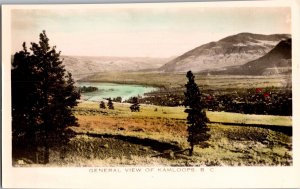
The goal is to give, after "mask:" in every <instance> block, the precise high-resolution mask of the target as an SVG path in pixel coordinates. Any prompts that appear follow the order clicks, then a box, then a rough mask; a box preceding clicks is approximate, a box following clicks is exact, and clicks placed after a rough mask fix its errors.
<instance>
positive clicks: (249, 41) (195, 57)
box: [160, 33, 290, 72]
mask: <svg viewBox="0 0 300 189" xmlns="http://www.w3.org/2000/svg"><path fill="white" fill-rule="evenodd" d="M287 38H290V35H289V34H273V35H261V34H252V33H239V34H237V35H232V36H228V37H226V38H223V39H221V40H219V41H217V42H210V43H207V44H204V45H201V46H199V47H197V48H195V49H193V50H191V51H188V52H186V53H184V54H183V55H181V56H179V57H177V58H175V59H173V60H171V61H170V62H168V63H167V64H165V65H163V66H162V67H161V68H160V71H163V72H186V71H188V70H192V71H193V72H202V71H220V70H224V69H225V68H226V67H232V66H240V65H243V64H246V63H248V62H250V61H252V60H256V59H257V58H260V57H262V56H264V55H266V54H267V53H268V52H269V51H270V50H272V49H273V48H274V47H275V46H276V45H277V44H278V42H279V41H281V40H285V39H287Z"/></svg>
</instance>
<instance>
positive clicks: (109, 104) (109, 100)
mask: <svg viewBox="0 0 300 189" xmlns="http://www.w3.org/2000/svg"><path fill="white" fill-rule="evenodd" d="M107 100H108V103H107V106H108V109H111V110H113V109H115V108H114V104H113V102H112V100H111V98H108V99H107Z"/></svg>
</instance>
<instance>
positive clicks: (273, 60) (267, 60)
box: [219, 38, 292, 75]
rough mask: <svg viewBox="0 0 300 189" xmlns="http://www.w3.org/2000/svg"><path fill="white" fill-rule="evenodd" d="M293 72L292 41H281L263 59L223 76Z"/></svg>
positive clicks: (224, 72) (239, 67) (228, 69)
mask: <svg viewBox="0 0 300 189" xmlns="http://www.w3.org/2000/svg"><path fill="white" fill-rule="evenodd" d="M291 71H292V39H291V38H289V39H286V40H282V41H280V42H279V43H278V44H277V45H276V46H275V47H274V48H273V49H272V50H271V51H270V52H268V53H267V54H266V55H264V56H263V57H260V58H258V59H256V60H253V61H250V62H248V63H246V64H244V65H242V66H236V67H230V68H227V69H226V70H224V71H220V72H219V73H221V74H231V75H232V74H233V75H274V74H286V73H291Z"/></svg>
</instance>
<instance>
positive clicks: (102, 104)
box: [99, 101, 106, 109]
mask: <svg viewBox="0 0 300 189" xmlns="http://www.w3.org/2000/svg"><path fill="white" fill-rule="evenodd" d="M99 106H100V108H101V109H106V106H105V103H104V102H103V101H101V102H100V105H99Z"/></svg>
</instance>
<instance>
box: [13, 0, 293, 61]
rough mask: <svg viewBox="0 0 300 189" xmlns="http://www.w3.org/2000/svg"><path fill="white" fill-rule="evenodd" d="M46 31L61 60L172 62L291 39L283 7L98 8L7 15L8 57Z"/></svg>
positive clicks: (23, 11)
mask: <svg viewBox="0 0 300 189" xmlns="http://www.w3.org/2000/svg"><path fill="white" fill-rule="evenodd" d="M42 30H46V33H47V36H48V37H49V39H50V45H55V46H56V47H57V49H58V50H59V51H61V52H62V55H77V56H118V57H123V56H126V57H162V58H163V57H164V58H168V57H173V56H179V55H181V54H183V53H185V52H186V51H189V50H191V49H193V48H196V47H198V46H200V45H202V44H205V43H208V42H211V41H218V40H220V39H222V38H224V37H226V36H229V35H234V34H237V33H241V32H250V33H259V34H275V33H288V34H290V33H291V12H290V8H286V7H198V6H184V7H178V6H165V5H162V6H156V7H151V6H132V7H130V6H123V7H122V6H115V7H114V6H107V7H105V6H101V7H94V8H88V9H83V8H82V9H71V8H68V9H64V8H59V9H53V8H49V9H13V10H12V12H11V34H12V35H11V36H12V39H11V40H12V53H15V52H17V51H19V50H21V49H22V43H23V42H24V41H25V42H26V43H27V46H29V44H30V42H37V41H38V36H39V33H41V32H42Z"/></svg>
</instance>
